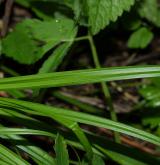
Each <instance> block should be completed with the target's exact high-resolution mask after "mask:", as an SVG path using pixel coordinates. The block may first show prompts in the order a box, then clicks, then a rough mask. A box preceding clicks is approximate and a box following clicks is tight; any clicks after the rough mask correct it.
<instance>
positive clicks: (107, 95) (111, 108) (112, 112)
mask: <svg viewBox="0 0 160 165" xmlns="http://www.w3.org/2000/svg"><path fill="white" fill-rule="evenodd" d="M88 40H89V44H90V47H91V51H92V56H93V61H94V64H95V66H96V68H97V69H98V68H101V65H100V62H99V59H98V53H97V50H96V46H95V43H94V41H93V37H92V35H90V34H89V35H88ZM101 87H102V90H103V93H104V96H105V100H106V102H107V104H108V107H109V111H110V115H111V119H112V120H113V121H116V122H117V121H118V119H117V115H116V112H115V109H114V106H113V102H112V98H111V94H110V91H109V88H108V86H107V84H106V83H105V82H101ZM114 137H115V141H116V142H117V143H120V134H119V133H118V132H114Z"/></svg>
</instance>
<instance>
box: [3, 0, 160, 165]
mask: <svg viewBox="0 0 160 165" xmlns="http://www.w3.org/2000/svg"><path fill="white" fill-rule="evenodd" d="M3 3H4V4H5V2H3ZM6 5H7V3H6ZM14 5H15V6H16V7H17V6H18V7H19V8H22V9H25V10H26V11H28V12H30V13H31V15H32V17H33V18H30V19H23V20H22V21H20V22H18V23H17V22H14V21H13V20H11V24H13V25H14V27H13V26H11V29H12V30H10V32H8V33H7V35H5V36H3V38H1V39H0V51H1V52H0V53H1V54H2V61H4V62H2V63H3V64H2V65H1V66H0V67H1V69H2V71H3V72H4V73H7V74H6V75H7V76H8V75H9V77H5V78H3V79H0V91H3V92H2V94H1V95H2V96H7V98H6V97H1V98H0V138H1V139H0V140H1V144H0V165H29V164H38V165H69V164H75V165H105V163H106V162H107V161H109V164H110V163H113V162H114V163H115V162H116V163H117V164H120V165H151V164H153V165H158V164H160V159H159V158H158V157H157V155H156V154H153V153H151V152H149V151H148V150H147V149H146V150H147V151H148V152H147V151H146V150H143V151H142V150H139V149H137V148H138V147H137V146H135V147H137V148H134V147H133V145H132V147H131V146H130V145H125V144H123V137H125V138H131V139H132V140H133V139H134V140H135V141H136V142H137V143H138V144H141V143H142V142H143V143H146V144H148V145H151V146H152V148H154V149H155V152H156V149H157V150H158V149H159V147H160V137H159V133H158V131H157V132H156V133H155V134H154V133H153V132H151V131H153V129H154V128H155V127H157V126H158V127H159V123H160V118H159V117H158V116H155V115H153V116H152V115H151V116H147V115H146V116H145V115H143V117H142V123H141V124H139V125H138V126H137V128H136V127H135V126H136V125H134V124H133V123H132V122H130V121H129V120H128V121H125V123H124V121H123V120H122V121H118V120H119V119H118V116H117V113H116V110H115V106H114V100H113V99H112V94H111V93H112V92H111V91H110V88H109V87H108V83H109V82H112V81H123V82H126V80H130V81H131V80H133V79H134V80H137V79H138V80H139V79H143V78H152V79H151V81H150V84H149V85H145V86H144V87H143V88H141V89H140V90H139V93H140V95H141V96H142V97H143V100H142V101H141V102H139V103H138V105H137V106H135V109H136V110H137V111H138V110H139V109H140V110H142V109H143V108H153V107H154V108H157V107H159V102H160V99H159V98H160V95H159V91H160V89H159V84H158V83H157V82H159V79H158V77H160V66H159V65H137V66H120V67H101V64H100V61H99V57H98V53H97V49H96V44H95V42H94V36H95V35H98V34H99V33H100V32H102V34H104V33H105V30H104V29H105V28H106V29H114V28H115V27H116V26H118V24H119V23H120V24H121V25H122V26H123V28H124V29H125V30H126V29H127V30H128V31H129V32H130V34H131V35H130V37H129V38H128V43H126V45H128V48H132V49H144V48H146V47H147V46H148V45H149V44H150V42H151V41H152V39H153V38H154V32H153V30H152V29H153V28H152V27H156V28H159V26H160V19H159V18H160V10H159V7H158V1H156V0H143V1H138V0H120V1H117V0H74V1H69V0H63V1H62V0H61V1H59V0H54V1H51V0H38V1H35V0H16V1H15V2H14ZM13 7H14V6H13ZM17 10H18V9H17ZM4 18H5V17H4ZM132 18H133V19H132ZM3 21H4V20H3ZM12 21H13V22H12ZM124 22H125V23H124ZM124 24H125V25H124ZM110 25H111V26H110ZM12 27H13V28H12ZM84 33H85V34H86V35H83V34H84ZM80 41H81V42H84V43H86V44H88V47H87V48H89V49H90V50H89V51H90V54H91V55H92V60H93V63H94V66H95V67H93V66H92V68H90V66H88V67H87V66H86V67H85V68H83V69H82V67H80V68H79V69H76V70H71V69H70V71H68V70H67V69H66V68H67V67H66V65H67V64H68V63H69V64H70V61H72V58H70V57H68V56H67V55H70V54H72V52H74V51H75V49H74V48H75V47H76V49H78V50H79V49H81V46H80V45H78V44H79V42H80ZM77 45H78V46H77ZM107 46H108V47H109V45H107ZM102 49H103V48H102ZM75 54H76V53H75ZM6 61H9V64H11V67H10V66H9V65H8V63H7V62H6ZM12 63H14V64H13V66H14V67H13V68H16V69H10V68H12ZM15 65H17V66H16V67H15ZM8 66H9V67H8ZM23 67H24V68H23ZM30 67H31V69H30V71H29V72H28V71H26V68H28V69H29V68H30ZM21 68H22V69H23V71H22V72H21V71H20V70H21ZM32 68H34V71H32ZM71 68H72V67H71ZM86 68H88V69H86ZM15 70H17V72H18V71H20V72H19V73H16V71H15ZM35 70H36V72H35ZM25 71H26V72H25ZM29 73H30V74H29ZM94 83H97V84H99V85H101V94H102V95H103V96H104V100H105V102H106V104H105V106H106V108H104V109H103V108H101V107H97V106H94V105H92V104H89V103H87V102H85V101H84V100H79V99H77V98H78V96H75V97H73V96H72V95H69V94H66V93H65V92H60V91H59V89H60V88H61V87H65V88H67V87H71V88H72V87H73V86H78V85H86V84H94ZM50 95H51V96H52V98H54V99H55V98H56V99H59V100H61V102H63V103H64V104H65V103H66V104H67V105H70V106H63V108H62V107H60V106H59V105H58V104H56V102H55V103H53V104H52V105H47V101H46V100H47V98H48V97H50ZM94 95H96V93H95V94H94ZM8 96H9V97H8ZM98 96H99V95H96V98H97V97H98ZM92 102H94V101H92ZM66 104H65V105H66ZM75 107H76V108H75ZM75 109H76V110H77V109H78V111H79V112H78V111H76V110H75ZM106 109H107V110H106ZM137 111H136V112H137ZM140 113H141V112H140ZM143 113H144V112H142V114H143ZM157 114H158V113H157ZM125 117H126V116H125ZM126 119H127V117H126ZM147 125H150V127H149V128H148V129H147V130H145V129H144V128H145V127H144V126H147ZM143 129H144V130H143ZM96 130H97V132H98V133H96ZM98 130H99V131H98ZM101 131H102V132H105V133H106V132H109V135H110V136H111V135H113V136H111V137H112V138H111V137H110V138H109V137H107V136H106V135H104V134H103V133H101ZM146 146H147V145H146ZM144 151H145V152H144ZM73 155H74V156H73Z"/></svg>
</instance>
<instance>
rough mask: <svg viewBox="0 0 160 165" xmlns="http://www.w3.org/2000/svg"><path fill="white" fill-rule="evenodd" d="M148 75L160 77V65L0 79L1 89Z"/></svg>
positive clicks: (74, 83) (58, 85)
mask: <svg viewBox="0 0 160 165" xmlns="http://www.w3.org/2000/svg"><path fill="white" fill-rule="evenodd" d="M147 77H160V66H136V67H135V66H134V67H111V68H109V69H86V70H78V71H65V72H56V73H45V74H37V75H30V76H20V77H13V78H4V79H1V80H0V90H5V89H22V88H43V87H60V86H67V85H80V84H85V83H97V82H103V81H113V80H125V79H135V78H147Z"/></svg>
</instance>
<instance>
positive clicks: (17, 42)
mask: <svg viewBox="0 0 160 165" xmlns="http://www.w3.org/2000/svg"><path fill="white" fill-rule="evenodd" d="M37 49H39V47H38V46H37V43H36V41H34V40H32V37H31V36H30V35H29V30H28V29H27V28H26V27H25V25H24V24H23V23H20V24H17V26H16V27H15V29H14V31H13V32H11V33H10V34H9V35H8V36H7V37H6V38H5V39H3V42H2V51H3V53H4V54H5V55H6V56H8V57H12V58H13V59H14V60H17V61H18V62H20V63H25V64H30V63H32V62H34V61H36V60H37V59H38V55H37V53H36V51H37Z"/></svg>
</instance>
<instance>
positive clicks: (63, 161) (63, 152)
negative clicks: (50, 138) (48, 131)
mask: <svg viewBox="0 0 160 165" xmlns="http://www.w3.org/2000/svg"><path fill="white" fill-rule="evenodd" d="M55 152H56V163H57V165H69V155H68V151H67V144H66V142H65V140H64V138H63V137H62V136H61V135H59V134H58V135H57V137H56V140H55Z"/></svg>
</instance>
